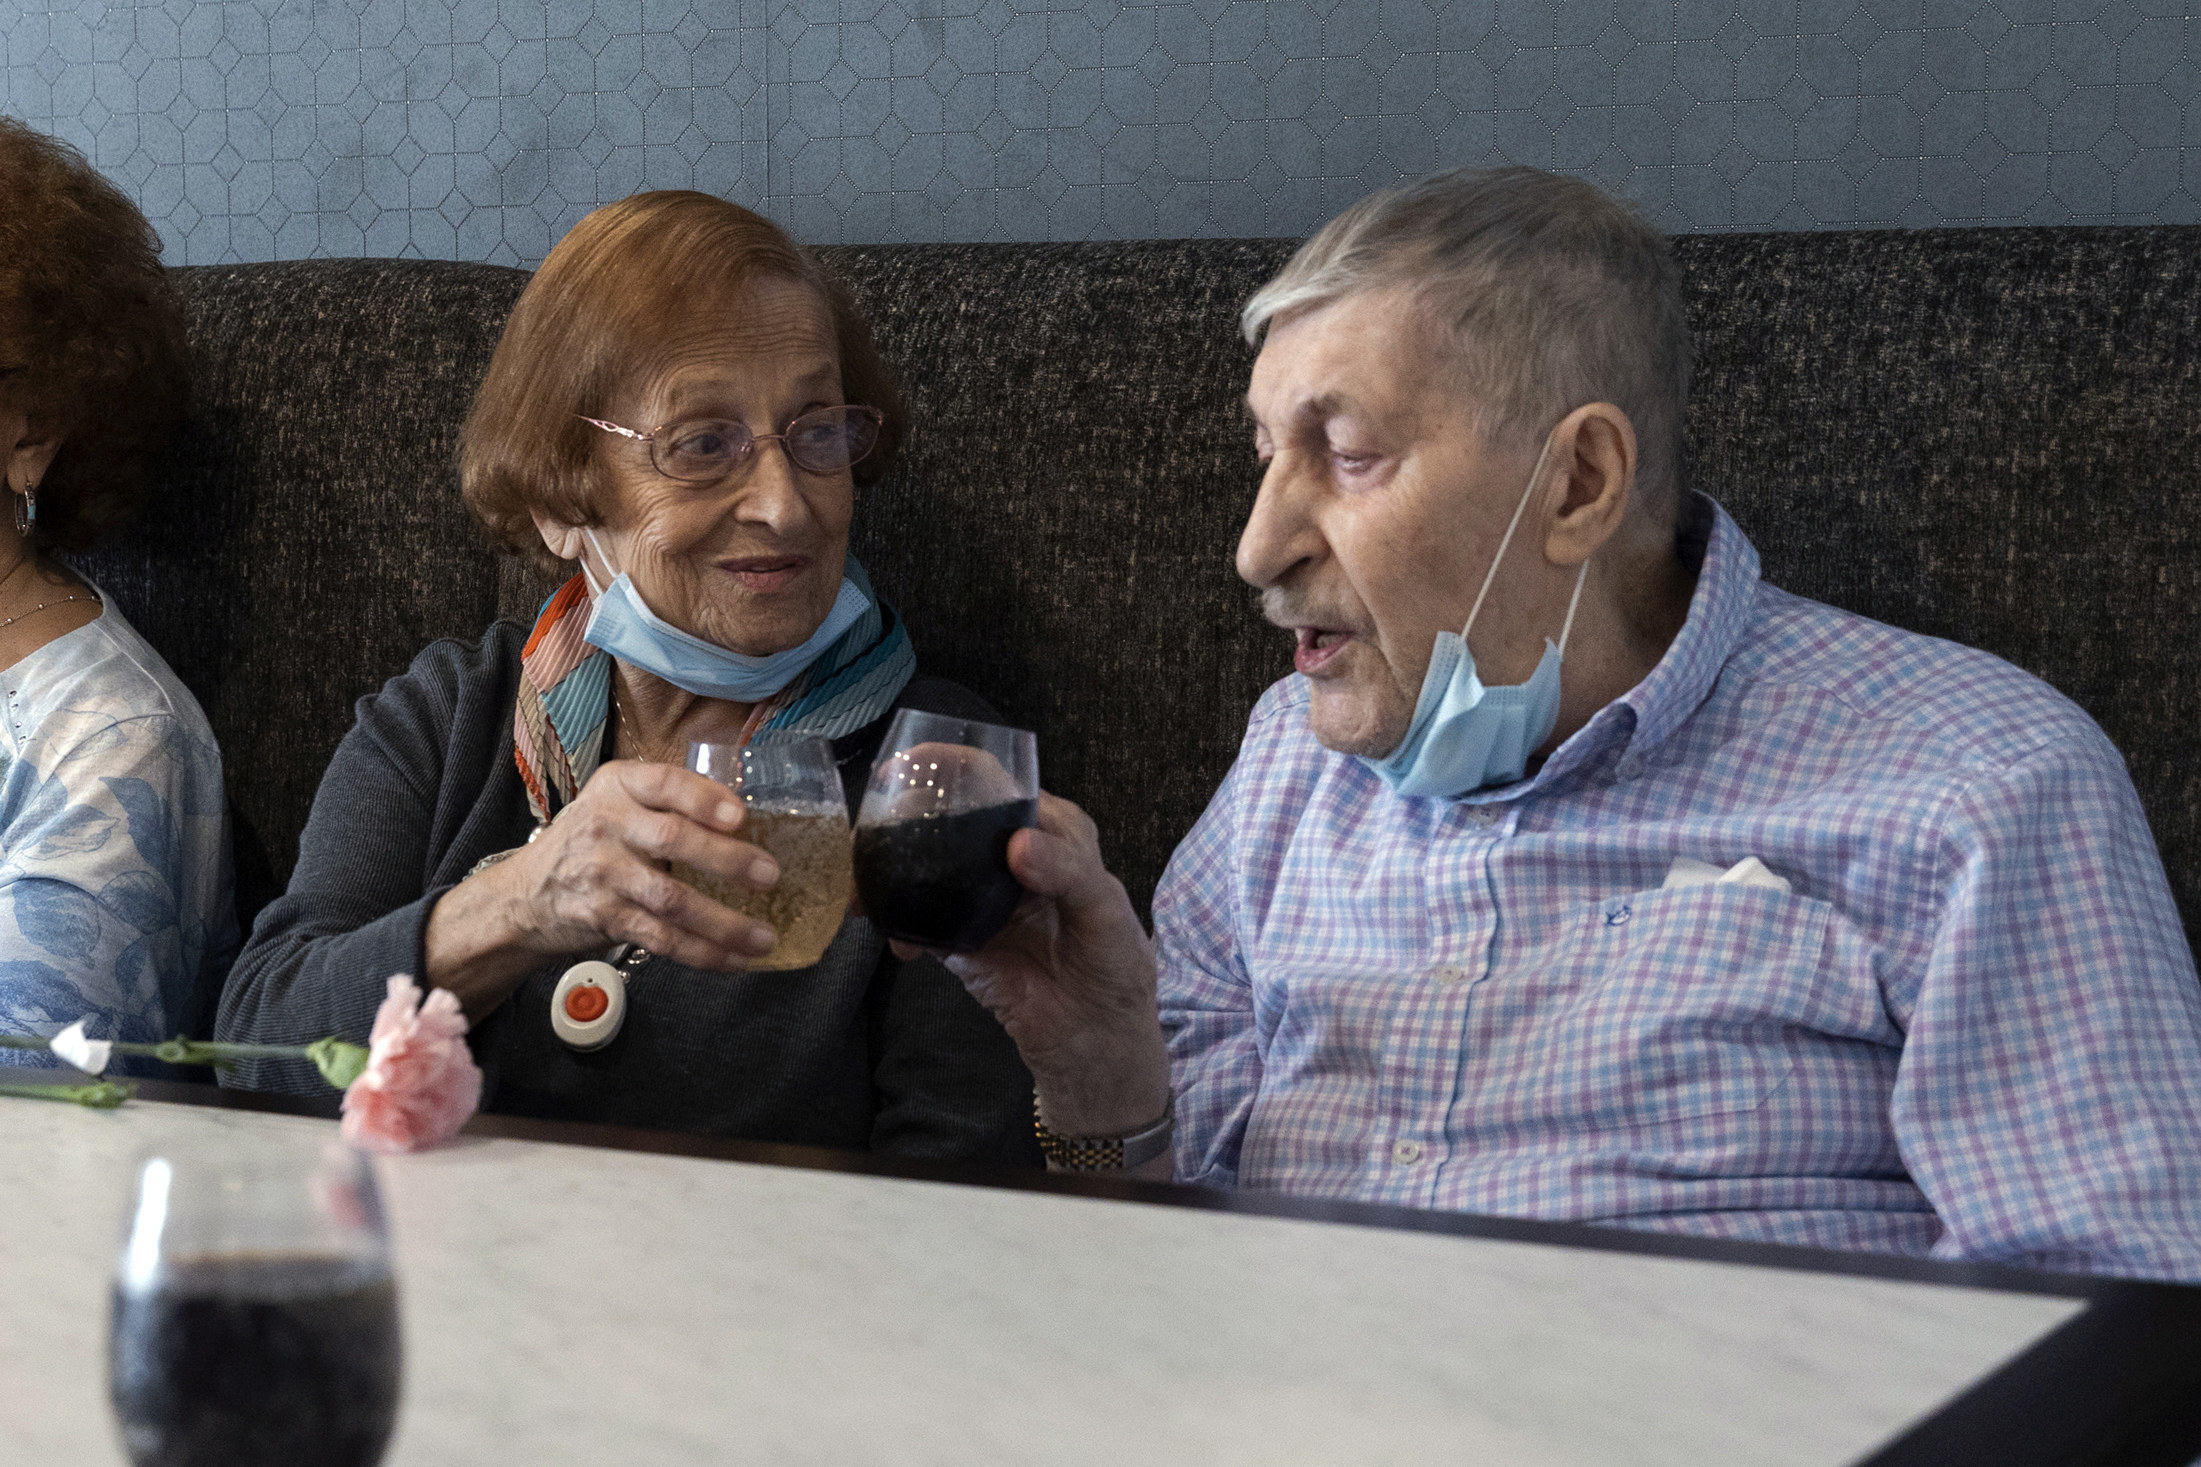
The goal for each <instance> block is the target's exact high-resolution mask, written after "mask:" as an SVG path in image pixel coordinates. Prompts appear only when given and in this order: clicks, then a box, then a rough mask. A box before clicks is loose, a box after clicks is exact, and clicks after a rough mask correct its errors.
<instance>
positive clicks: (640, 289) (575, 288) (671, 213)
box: [459, 189, 906, 574]
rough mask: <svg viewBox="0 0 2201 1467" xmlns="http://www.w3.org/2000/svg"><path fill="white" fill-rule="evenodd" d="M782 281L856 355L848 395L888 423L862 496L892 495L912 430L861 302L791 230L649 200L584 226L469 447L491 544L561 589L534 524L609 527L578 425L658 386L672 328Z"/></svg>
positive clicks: (511, 349)
mask: <svg viewBox="0 0 2201 1467" xmlns="http://www.w3.org/2000/svg"><path fill="white" fill-rule="evenodd" d="M769 279H778V280H789V281H793V282H795V283H797V284H801V285H806V286H808V287H810V288H811V289H813V290H815V291H816V292H817V293H818V295H819V297H820V298H821V299H822V300H823V301H824V302H825V305H826V309H827V311H828V312H829V313H830V314H831V316H832V319H833V334H834V337H835V339H836V341H837V342H838V344H839V347H840V355H841V392H842V395H843V396H844V397H845V398H846V399H847V400H848V401H849V402H853V403H864V404H867V405H869V406H871V407H875V408H877V409H878V410H879V411H880V412H882V413H884V414H885V415H886V423H885V425H884V426H883V427H882V428H881V430H880V433H879V443H878V446H877V447H876V448H874V449H873V450H872V451H871V453H870V455H869V456H868V457H866V458H865V459H864V460H863V462H861V463H859V464H857V465H856V468H855V477H856V482H857V483H858V484H871V483H875V482H877V481H878V479H879V478H880V476H881V475H883V474H884V473H885V472H886V471H887V468H888V467H889V466H890V465H891V464H892V462H893V460H894V454H895V450H896V449H897V448H899V447H900V445H901V441H902V434H903V431H904V428H905V424H906V418H905V415H904V412H903V408H902V398H901V394H900V393H899V392H898V391H896V390H895V386H894V381H893V378H892V377H891V376H890V375H889V374H888V372H887V369H886V364H885V363H884V362H882V361H881V360H880V358H879V349H878V347H877V346H876V345H875V344H874V343H873V341H872V339H871V328H870V327H869V326H867V325H865V323H864V319H863V317H862V316H861V315H860V314H858V313H857V310H856V306H855V303H854V301H852V300H851V299H850V298H849V295H848V292H847V291H846V290H845V289H843V288H842V286H841V285H840V283H839V282H838V281H836V280H835V279H833V277H832V276H830V275H828V274H826V272H825V270H824V268H823V267H821V266H820V265H819V264H818V262H817V261H816V260H815V259H813V258H812V257H811V255H810V252H809V251H807V250H805V249H804V248H803V247H802V246H801V245H798V244H796V243H795V242H794V240H792V239H790V238H788V236H787V234H786V232H785V231H783V230H782V229H781V228H780V227H779V226H778V225H776V224H774V223H772V221H771V220H769V219H766V218H764V217H762V216H761V215H758V214H753V213H751V212H750V211H749V210H747V209H744V208H742V207H741V206H740V205H739V204H731V203H728V202H727V201H726V200H724V199H719V198H713V197H712V196H711V195H709V194H703V193H693V192H689V191H687V190H684V189H668V190H664V191H662V192H657V193H646V194H635V195H634V196H632V197H631V198H625V199H621V200H620V201H619V202H618V203H616V204H606V205H605V206H604V207H603V208H601V209H598V210H596V211H595V212H594V213H592V214H590V215H589V216H588V217H587V218H585V219H583V220H582V221H581V222H580V223H579V224H576V225H574V226H573V229H572V231H571V232H570V233H568V234H567V235H566V237H565V238H564V239H562V240H560V241H558V245H557V247H556V248H555V249H553V250H552V251H551V252H550V255H549V258H547V259H545V260H544V261H543V263H542V268H541V269H539V270H537V271H536V272H535V278H534V279H532V280H530V281H529V282H528V283H527V288H526V289H525V290H523V291H522V292H520V299H519V303H518V304H517V305H515V306H514V307H513V308H512V318H511V319H510V320H509V321H507V322H505V327H504V335H503V337H502V338H501V339H500V340H499V341H498V342H497V351H496V355H495V356H493V357H492V358H491V359H490V362H489V372H488V375H487V376H485V377H484V378H483V379H482V384H481V391H480V392H479V393H478V394H477V395H476V396H475V398H474V410H473V412H472V413H471V414H469V415H468V417H467V419H466V427H465V429H464V430H463V431H462V432H461V434H460V435H459V484H460V487H461V489H462V490H463V492H464V493H465V496H466V506H467V508H468V509H470V510H472V511H473V513H474V518H475V519H476V520H478V521H479V522H480V523H481V526H482V529H483V530H484V531H485V532H487V534H488V536H489V539H490V541H491V543H493V544H494V545H496V546H497V548H498V549H500V550H505V551H509V552H511V553H512V554H515V555H519V556H524V557H525V558H526V559H527V560H529V561H530V562H531V563H533V564H534V565H535V566H536V567H537V568H539V569H541V570H544V571H548V572H550V573H552V574H556V573H558V571H559V569H560V566H561V563H560V562H559V561H558V560H557V559H556V558H555V557H554V556H552V555H551V554H550V551H549V550H548V549H547V548H546V547H545V546H544V544H543V540H542V536H541V534H540V533H539V532H538V531H537V530H536V528H535V520H534V514H535V513H536V512H537V511H540V512H541V513H543V514H545V515H548V516H549V517H550V518H552V519H554V520H557V521H559V522H560V523H562V524H568V525H595V524H600V523H602V520H603V516H602V514H601V512H600V511H599V510H598V508H597V505H596V502H595V491H596V487H597V476H596V474H595V472H594V464H595V455H596V453H597V452H598V451H599V447H600V445H601V444H602V442H603V440H604V435H603V434H602V433H600V432H598V431H597V430H596V429H594V428H591V427H589V426H588V425H587V424H586V423H583V422H582V421H581V420H580V418H579V416H578V415H579V414H582V413H587V414H589V415H591V416H601V415H602V414H603V413H604V412H605V410H606V409H605V404H606V403H607V402H609V401H610V400H611V399H612V398H613V397H614V396H615V395H616V394H617V393H618V392H619V390H620V389H622V388H624V387H629V386H631V385H632V384H634V383H636V382H644V381H647V380H649V378H650V376H651V374H652V373H653V371H654V369H655V367H656V360H655V353H654V344H655V343H656V342H657V341H658V340H659V339H661V337H662V336H663V334H664V330H665V327H666V326H667V324H668V323H671V322H676V321H680V320H683V319H686V318H688V317H690V316H692V315H694V314H695V313H696V312H697V311H698V310H699V309H710V308H712V307H714V306H718V305H722V304H724V303H726V302H729V301H731V300H732V299H733V298H735V297H736V296H738V295H739V294H740V293H741V292H742V291H744V290H746V289H747V288H748V287H749V285H750V284H751V283H752V282H755V281H758V280H769ZM642 426H652V425H642Z"/></svg>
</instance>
